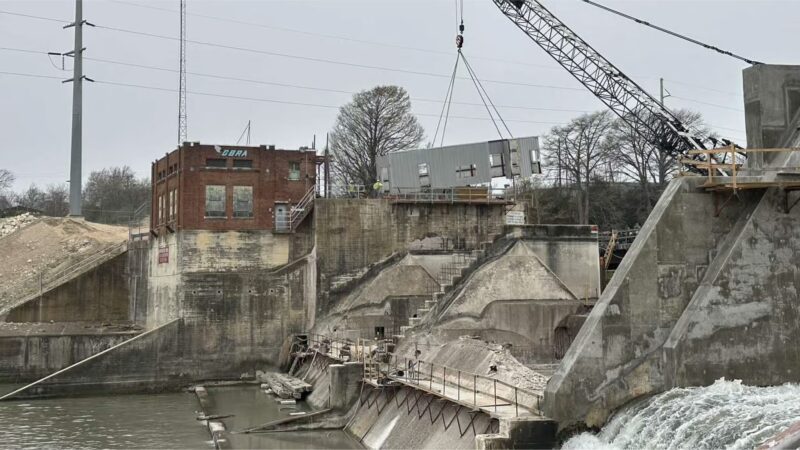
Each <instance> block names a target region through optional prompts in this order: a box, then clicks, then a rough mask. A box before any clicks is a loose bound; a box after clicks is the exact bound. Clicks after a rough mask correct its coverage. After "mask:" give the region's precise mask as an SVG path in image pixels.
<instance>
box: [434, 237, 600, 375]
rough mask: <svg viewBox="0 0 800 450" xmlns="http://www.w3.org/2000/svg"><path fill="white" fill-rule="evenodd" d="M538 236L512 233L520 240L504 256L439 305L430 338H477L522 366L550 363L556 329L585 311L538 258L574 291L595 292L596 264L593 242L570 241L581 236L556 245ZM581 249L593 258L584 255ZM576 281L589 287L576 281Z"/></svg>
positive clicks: (555, 239) (555, 240)
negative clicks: (504, 346) (502, 347)
mask: <svg viewBox="0 0 800 450" xmlns="http://www.w3.org/2000/svg"><path fill="white" fill-rule="evenodd" d="M566 228H570V227H566ZM586 228H587V231H588V227H586ZM562 231H563V230H562ZM538 233H541V234H542V235H544V236H545V239H543V240H538V238H536V237H535V235H536V234H537V231H536V229H534V228H527V229H526V228H519V229H514V230H512V232H511V233H509V236H525V239H520V240H516V242H515V243H514V244H513V246H512V247H511V248H510V250H508V251H507V252H506V253H505V254H502V255H499V256H497V257H496V258H494V259H492V260H490V261H489V262H487V263H486V264H484V265H482V266H481V267H480V268H478V269H477V270H476V271H475V272H474V273H472V274H471V275H470V276H468V277H467V279H466V280H465V281H464V282H463V283H462V284H461V285H460V286H459V287H458V288H457V289H456V290H455V291H454V292H453V293H452V294H450V296H449V297H446V298H444V299H443V300H441V301H440V304H438V305H437V313H436V315H435V317H434V318H431V319H430V322H429V328H428V329H429V330H430V332H431V333H432V334H434V335H437V336H439V338H440V339H444V340H446V339H456V338H457V337H459V336H463V335H472V336H480V337H481V339H485V340H488V341H492V342H502V343H508V344H511V351H512V353H513V354H514V356H516V357H517V358H519V359H521V360H523V361H525V362H529V363H534V362H536V363H544V362H551V361H553V360H554V358H555V357H556V352H555V340H556V336H555V334H556V328H557V327H558V326H559V324H561V323H562V322H563V321H564V320H565V319H566V318H567V317H569V316H571V315H573V314H576V313H579V312H581V311H582V310H583V309H584V308H585V307H586V306H585V304H584V302H583V301H580V300H579V299H578V298H576V296H575V295H573V293H572V292H571V291H570V289H569V288H568V286H567V285H566V284H565V283H564V282H562V281H561V279H560V277H558V276H557V275H556V274H555V273H554V272H553V271H552V270H551V269H550V267H548V266H547V265H546V264H545V263H544V262H543V260H542V259H541V258H540V256H539V255H540V254H542V255H544V257H545V258H548V259H549V261H551V263H554V266H555V267H557V268H559V270H561V274H562V276H564V277H565V278H567V279H569V280H570V281H571V282H573V286H580V285H587V284H588V285H590V286H594V285H595V284H596V283H597V274H598V272H599V270H598V265H599V262H598V258H597V246H596V238H595V242H594V243H592V242H591V241H588V242H580V241H571V240H570V239H571V238H575V237H578V236H580V235H581V231H579V232H578V233H577V234H573V235H572V237H570V235H569V234H568V233H566V232H564V233H563V240H561V241H559V238H555V237H553V236H549V237H548V234H555V233H556V232H555V231H551V232H547V231H546V230H545V227H540V228H539V229H538ZM512 239H513V238H512ZM582 248H583V249H585V248H591V249H593V252H591V253H590V254H589V253H588V252H586V251H584V250H582ZM562 249H566V251H563V252H562V251H561V250H562ZM575 249H578V250H579V251H575ZM539 252H542V253H539ZM583 253H587V254H583ZM581 276H583V278H584V279H585V280H588V281H580V280H581Z"/></svg>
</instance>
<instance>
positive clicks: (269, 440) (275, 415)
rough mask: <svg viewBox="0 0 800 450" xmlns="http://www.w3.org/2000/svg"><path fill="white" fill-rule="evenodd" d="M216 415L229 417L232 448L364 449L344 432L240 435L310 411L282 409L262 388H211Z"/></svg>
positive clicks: (301, 408) (290, 408) (210, 395)
mask: <svg viewBox="0 0 800 450" xmlns="http://www.w3.org/2000/svg"><path fill="white" fill-rule="evenodd" d="M208 394H209V397H210V399H211V403H212V406H211V409H213V411H212V414H219V415H229V414H233V417H230V418H227V419H223V421H224V422H225V426H226V427H227V428H228V430H230V431H231V433H228V434H227V438H228V440H229V441H230V444H231V447H232V448H280V449H356V448H363V447H362V446H361V445H359V443H358V442H356V441H355V440H354V439H353V438H351V437H350V436H349V435H347V434H346V433H345V432H344V431H341V430H326V431H309V432H302V433H298V432H287V433H259V434H254V433H249V434H241V433H236V431H239V430H243V429H246V428H250V427H254V426H257V425H261V424H264V423H266V422H270V421H273V420H276V419H282V418H284V417H287V416H288V415H289V413H291V412H298V411H308V408H307V407H306V406H305V404H304V403H303V402H300V403H298V404H297V405H296V406H286V405H279V404H277V403H276V402H275V399H274V397H273V396H271V395H267V394H265V393H264V392H262V391H261V390H260V389H259V388H258V386H232V387H216V388H209V390H208Z"/></svg>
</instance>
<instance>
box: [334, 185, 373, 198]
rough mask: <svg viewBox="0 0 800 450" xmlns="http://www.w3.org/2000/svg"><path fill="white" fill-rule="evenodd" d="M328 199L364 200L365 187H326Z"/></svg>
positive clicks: (365, 195) (365, 194)
mask: <svg viewBox="0 0 800 450" xmlns="http://www.w3.org/2000/svg"><path fill="white" fill-rule="evenodd" d="M327 197H329V198H366V197H367V187H366V186H364V185H363V184H331V185H328V195H327Z"/></svg>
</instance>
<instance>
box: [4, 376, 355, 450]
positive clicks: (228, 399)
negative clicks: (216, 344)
mask: <svg viewBox="0 0 800 450" xmlns="http://www.w3.org/2000/svg"><path fill="white" fill-rule="evenodd" d="M4 391H10V389H7V388H5V387H4V386H0V392H4ZM209 395H210V397H211V398H212V400H213V404H214V409H215V411H214V412H212V413H214V414H216V413H218V412H219V413H223V412H224V413H225V414H234V417H231V418H228V419H224V422H225V424H226V426H227V427H228V429H229V430H239V429H242V428H246V427H248V426H253V425H258V424H261V423H264V422H268V421H270V420H274V419H278V418H283V417H286V416H287V415H288V414H289V412H291V411H290V410H288V409H285V407H284V409H281V407H280V406H279V405H278V404H277V403H276V402H275V401H274V400H273V399H272V398H270V397H268V396H267V395H266V394H264V393H263V392H261V391H260V390H259V389H258V387H257V386H236V387H225V388H209ZM304 408H305V407H304V405H302V404H301V405H299V407H298V409H297V410H303V409H304ZM199 409H200V408H199V404H198V402H197V398H196V397H195V395H194V394H191V393H170V394H148V395H116V396H99V397H78V398H57V399H43V400H24V401H12V402H0V428H1V429H2V432H0V448H15V449H27V448H31V449H32V448H36V449H41V448H58V449H64V448H82V449H85V448H89V449H100V448H109V449H116V448H137V449H138V448H142V449H144V448H198V449H209V450H210V449H213V448H214V445H213V442H212V441H211V440H210V437H209V434H208V431H207V429H206V426H205V424H204V423H203V422H202V421H198V420H196V417H197V415H198V413H199ZM229 438H230V443H231V446H232V447H233V448H241V449H246V448H268V449H269V448H281V449H283V448H295V449H310V448H315V449H339V448H345V449H355V448H362V447H361V446H360V445H359V444H358V443H357V442H355V441H354V440H353V439H351V438H350V437H349V436H348V435H346V434H345V433H344V432H343V431H338V430H336V431H315V432H306V433H272V434H258V435H254V434H247V435H244V434H229Z"/></svg>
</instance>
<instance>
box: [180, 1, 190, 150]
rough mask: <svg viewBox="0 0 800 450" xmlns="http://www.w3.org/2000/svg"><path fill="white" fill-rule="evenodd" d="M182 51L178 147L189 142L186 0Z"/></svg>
mask: <svg viewBox="0 0 800 450" xmlns="http://www.w3.org/2000/svg"><path fill="white" fill-rule="evenodd" d="M180 2H181V8H180V14H181V50H180V53H181V54H180V73H179V75H178V146H179V147H180V146H181V144H183V143H184V142H186V141H187V140H188V138H187V135H188V130H187V129H188V126H187V124H186V0H180Z"/></svg>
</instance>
